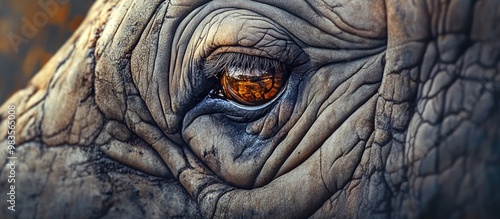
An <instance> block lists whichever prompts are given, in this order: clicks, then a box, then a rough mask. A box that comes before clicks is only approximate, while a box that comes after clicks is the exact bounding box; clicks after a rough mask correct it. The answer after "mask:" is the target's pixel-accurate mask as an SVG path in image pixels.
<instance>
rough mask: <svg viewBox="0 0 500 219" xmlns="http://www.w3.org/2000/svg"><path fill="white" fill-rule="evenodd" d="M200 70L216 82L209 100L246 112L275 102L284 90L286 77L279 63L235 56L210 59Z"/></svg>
mask: <svg viewBox="0 0 500 219" xmlns="http://www.w3.org/2000/svg"><path fill="white" fill-rule="evenodd" d="M204 69H205V72H209V73H211V74H212V75H213V76H215V78H216V79H218V81H217V82H216V83H215V84H216V85H215V87H214V88H213V91H212V93H211V96H212V97H222V98H224V99H227V100H229V101H231V102H232V103H234V104H236V105H237V106H240V107H243V108H245V107H246V108H248V109H252V108H262V107H265V106H267V105H269V104H270V103H272V102H273V101H274V100H276V99H277V98H278V97H279V96H280V95H281V93H283V91H284V90H285V85H286V83H287V80H288V77H289V74H290V73H289V68H288V67H287V66H286V65H284V64H283V63H281V62H280V61H277V60H272V59H268V58H263V57H258V56H248V55H243V54H238V53H226V54H221V55H217V56H216V57H212V58H211V59H209V60H207V62H206V63H205V66H204Z"/></svg>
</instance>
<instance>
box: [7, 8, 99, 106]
mask: <svg viewBox="0 0 500 219" xmlns="http://www.w3.org/2000/svg"><path fill="white" fill-rule="evenodd" d="M93 3H94V0H71V1H69V0H0V105H2V103H3V102H4V101H5V100H6V99H7V98H8V97H9V96H10V95H11V94H12V93H13V92H14V91H15V90H18V89H21V88H23V87H25V86H26V84H27V83H28V81H29V79H30V78H31V77H32V76H33V75H34V74H36V72H37V71H38V70H39V69H40V68H41V67H42V66H43V65H44V64H45V63H46V62H47V61H48V60H49V59H50V58H51V56H52V55H53V54H54V53H55V52H56V51H57V50H58V49H59V47H61V45H62V44H63V43H64V42H65V41H66V40H67V39H68V38H69V37H70V36H71V34H72V33H73V31H75V30H76V28H78V25H79V24H80V23H81V22H82V20H83V19H84V17H85V15H86V13H87V11H88V10H89V8H90V6H91V5H92V4H93Z"/></svg>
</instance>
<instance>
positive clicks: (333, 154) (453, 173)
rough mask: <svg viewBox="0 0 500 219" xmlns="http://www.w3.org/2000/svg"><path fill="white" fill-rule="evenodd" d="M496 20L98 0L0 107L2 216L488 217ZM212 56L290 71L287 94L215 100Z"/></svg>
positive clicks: (496, 193)
mask: <svg viewBox="0 0 500 219" xmlns="http://www.w3.org/2000/svg"><path fill="white" fill-rule="evenodd" d="M498 20H500V2H498V1H493V0H490V1H467V0H463V1H458V0H455V1H412V2H410V1H395V0H387V1H375V0H374V1H361V0H360V1H266V0H259V1H240V0H237V1H194V0H192V1H185V0H184V1H174V0H172V1H139V0H137V1H126V0H124V1H116V0H107V1H97V2H96V3H95V5H94V6H93V8H92V9H91V10H90V13H89V15H88V17H87V18H86V19H85V20H84V22H83V24H82V25H81V26H80V28H79V29H78V30H77V31H76V32H75V34H74V35H73V37H72V38H71V39H70V40H69V41H67V43H66V44H65V45H64V46H63V47H62V48H61V49H60V50H59V52H58V53H57V54H56V56H55V58H53V59H52V60H51V61H50V62H49V63H48V64H47V65H45V66H44V67H43V68H42V69H41V71H40V72H39V73H38V74H37V75H36V76H35V77H34V78H33V79H32V81H31V82H30V84H29V85H28V86H27V87H26V88H25V89H24V90H21V91H19V92H17V93H16V94H15V95H13V96H12V97H11V98H10V99H9V100H8V101H6V102H5V103H4V104H3V106H2V107H1V110H0V118H1V120H0V136H1V139H6V138H7V122H8V121H7V117H8V107H9V106H10V105H15V107H16V118H17V119H16V130H15V131H16V144H17V145H16V146H17V148H16V156H17V157H18V159H17V160H16V162H17V163H16V178H15V179H16V182H15V186H16V195H17V196H16V203H17V204H16V211H15V212H11V211H9V210H8V209H7V207H8V206H9V204H8V203H7V202H0V214H1V217H2V218H58V217H64V218H137V217H147V218H174V217H180V218H201V217H206V218H211V217H214V218H306V217H311V218H494V217H495V216H497V215H496V214H497V209H496V208H498V206H500V190H499V189H498V188H497V187H498V185H499V184H500V162H499V160H500V129H499V128H500V74H499V71H500V62H499V57H500V52H499V51H500V37H499V36H500V26H499V23H498V22H497V21H498ZM223 53H240V54H244V55H245V56H256V57H265V58H268V59H273V60H278V61H279V62H282V63H284V64H287V65H290V66H292V68H291V71H290V76H289V79H288V82H287V85H286V88H285V91H284V93H283V94H282V95H281V96H280V97H279V98H278V99H276V100H275V101H274V102H272V103H271V104H270V105H268V106H265V107H263V108H260V109H248V108H244V107H240V106H238V105H235V104H232V103H231V102H229V101H227V100H225V99H223V98H215V97H213V96H211V95H210V92H211V90H212V89H213V87H214V84H215V82H214V81H217V80H216V79H215V78H214V77H213V75H210V74H207V73H206V72H204V71H205V68H203V66H204V62H205V61H206V60H209V59H210V57H212V56H216V55H218V54H223ZM7 146H8V143H7V141H6V140H4V141H2V142H1V143H0V148H2V150H0V160H2V161H4V163H3V166H2V171H1V173H0V191H1V192H0V193H1V194H5V193H7V192H8V186H9V184H8V183H7V177H8V175H9V174H8V172H9V169H8V168H9V167H8V165H7V158H6V157H7V156H8V154H7V150H6V148H7Z"/></svg>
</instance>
